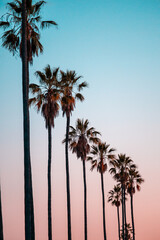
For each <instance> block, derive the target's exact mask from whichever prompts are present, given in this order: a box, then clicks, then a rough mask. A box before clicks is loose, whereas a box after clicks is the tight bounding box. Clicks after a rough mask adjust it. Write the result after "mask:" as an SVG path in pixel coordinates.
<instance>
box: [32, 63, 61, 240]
mask: <svg viewBox="0 0 160 240" xmlns="http://www.w3.org/2000/svg"><path fill="white" fill-rule="evenodd" d="M58 70H59V69H58V68H56V69H54V70H51V68H50V65H48V66H47V67H46V68H45V69H44V73H43V72H41V71H37V72H36V73H35V74H36V76H37V77H38V78H39V82H40V85H37V84H33V83H32V84H30V85H29V88H30V90H31V92H32V94H33V95H35V97H33V98H30V99H29V104H34V105H35V106H36V108H37V110H38V111H40V110H41V113H42V116H43V117H44V119H45V125H46V128H47V129H48V239H49V240H52V214H51V154H52V150H51V149H52V136H51V128H52V127H54V119H55V117H56V116H57V115H58V110H59V105H58V100H59V98H60V95H59V90H58V88H59V83H58V79H57V74H58Z"/></svg>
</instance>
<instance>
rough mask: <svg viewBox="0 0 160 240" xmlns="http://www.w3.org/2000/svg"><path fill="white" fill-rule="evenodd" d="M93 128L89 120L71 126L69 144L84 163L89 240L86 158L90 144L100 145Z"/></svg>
mask: <svg viewBox="0 0 160 240" xmlns="http://www.w3.org/2000/svg"><path fill="white" fill-rule="evenodd" d="M98 134H100V133H99V132H97V131H95V129H94V128H93V127H91V128H89V121H88V120H85V121H84V120H83V119H82V120H80V119H77V121H76V127H75V128H74V127H72V126H70V131H69V139H68V140H69V143H70V148H71V149H72V152H73V153H76V155H77V158H80V159H81V160H82V163H83V184H84V236H85V240H87V184H86V166H85V162H86V158H87V155H88V154H89V152H90V143H98V141H99V139H98V138H97V135H98Z"/></svg>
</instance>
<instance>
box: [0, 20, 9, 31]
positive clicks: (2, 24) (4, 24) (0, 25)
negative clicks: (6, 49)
mask: <svg viewBox="0 0 160 240" xmlns="http://www.w3.org/2000/svg"><path fill="white" fill-rule="evenodd" d="M9 26H10V23H9V22H8V21H0V27H3V29H4V30H5V29H6V28H7V27H9Z"/></svg>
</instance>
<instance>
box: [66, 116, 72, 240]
mask: <svg viewBox="0 0 160 240" xmlns="http://www.w3.org/2000/svg"><path fill="white" fill-rule="evenodd" d="M69 125H70V116H67V125H66V144H65V154H66V189H67V222H68V240H71V239H72V236H71V203H70V180H69V159H68V135H69Z"/></svg>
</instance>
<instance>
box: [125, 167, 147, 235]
mask: <svg viewBox="0 0 160 240" xmlns="http://www.w3.org/2000/svg"><path fill="white" fill-rule="evenodd" d="M143 182H144V179H143V178H142V177H141V175H140V174H139V172H138V170H137V167H136V166H134V167H130V168H129V177H128V180H127V192H128V193H129V195H130V202H131V218H132V230H133V231H132V232H133V240H135V226H134V214H133V194H134V193H135V191H136V188H137V190H138V191H140V185H141V184H142V183H143Z"/></svg>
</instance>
